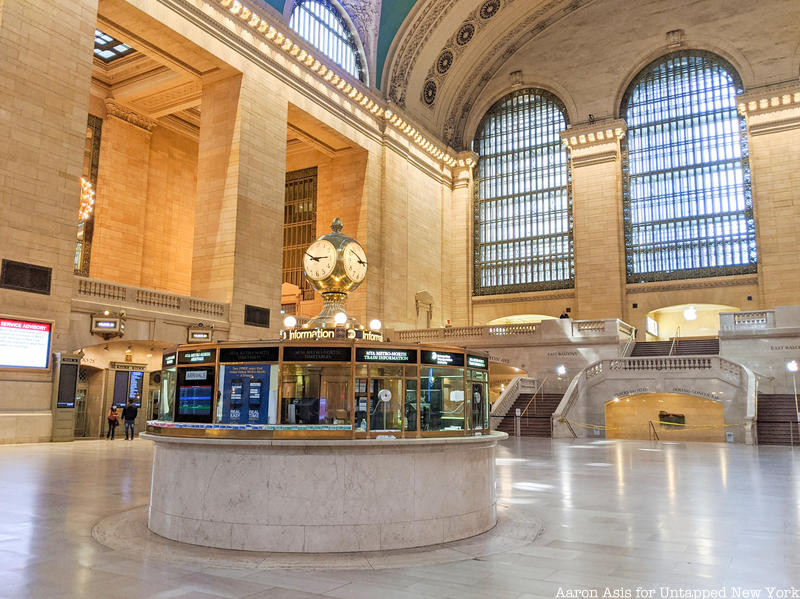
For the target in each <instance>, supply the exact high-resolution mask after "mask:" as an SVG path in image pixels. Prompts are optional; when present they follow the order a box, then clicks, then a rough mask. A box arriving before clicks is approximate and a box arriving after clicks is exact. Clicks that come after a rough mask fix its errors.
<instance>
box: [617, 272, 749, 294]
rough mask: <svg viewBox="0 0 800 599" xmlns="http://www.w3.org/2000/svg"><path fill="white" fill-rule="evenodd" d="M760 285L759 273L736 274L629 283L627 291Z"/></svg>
mask: <svg viewBox="0 0 800 599" xmlns="http://www.w3.org/2000/svg"><path fill="white" fill-rule="evenodd" d="M745 285H758V275H734V276H730V277H711V278H702V279H681V280H677V281H654V282H652V283H628V284H627V285H625V293H626V294H631V293H649V292H654V291H680V290H683V289H713V288H716V287H739V286H745Z"/></svg>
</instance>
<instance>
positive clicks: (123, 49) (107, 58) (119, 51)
mask: <svg viewBox="0 0 800 599" xmlns="http://www.w3.org/2000/svg"><path fill="white" fill-rule="evenodd" d="M134 52H135V50H134V49H133V48H131V47H130V46H128V45H127V44H123V43H122V42H121V41H119V40H117V39H114V38H113V37H111V36H110V35H108V34H106V33H103V32H102V31H100V30H99V29H95V30H94V55H95V56H97V57H98V58H100V59H101V60H102V61H103V62H111V61H112V60H116V59H117V58H122V57H123V56H127V55H128V54H133V53H134Z"/></svg>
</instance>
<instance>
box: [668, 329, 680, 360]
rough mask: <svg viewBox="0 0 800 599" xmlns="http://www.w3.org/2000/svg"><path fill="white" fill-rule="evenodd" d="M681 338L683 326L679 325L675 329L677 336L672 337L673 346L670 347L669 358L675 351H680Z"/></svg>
mask: <svg viewBox="0 0 800 599" xmlns="http://www.w3.org/2000/svg"><path fill="white" fill-rule="evenodd" d="M680 336H681V325H678V326H677V327H675V335H674V336H673V337H672V345H670V346H669V353H668V354H667V355H668V356H671V355H672V350H673V349H678V339H680Z"/></svg>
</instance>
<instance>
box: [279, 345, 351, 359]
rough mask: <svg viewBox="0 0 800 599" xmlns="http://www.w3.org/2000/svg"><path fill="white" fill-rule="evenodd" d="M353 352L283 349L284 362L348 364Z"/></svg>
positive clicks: (315, 348) (319, 348)
mask: <svg viewBox="0 0 800 599" xmlns="http://www.w3.org/2000/svg"><path fill="white" fill-rule="evenodd" d="M352 359H353V352H352V351H351V348H349V347H324V346H320V347H291V346H289V347H284V348H283V361H284V362H349V361H350V360H352Z"/></svg>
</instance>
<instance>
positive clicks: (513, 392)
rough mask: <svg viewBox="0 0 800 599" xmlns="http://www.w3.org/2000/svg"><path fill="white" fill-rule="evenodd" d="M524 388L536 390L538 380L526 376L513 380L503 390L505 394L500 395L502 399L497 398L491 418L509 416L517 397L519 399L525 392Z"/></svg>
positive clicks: (516, 377)
mask: <svg viewBox="0 0 800 599" xmlns="http://www.w3.org/2000/svg"><path fill="white" fill-rule="evenodd" d="M524 387H528V388H530V387H534V388H536V379H531V378H528V377H524V376H515V377H514V378H513V379H511V382H510V383H509V385H508V387H506V388H505V389H504V390H503V392H502V393H501V394H500V397H498V398H497V401H496V402H494V403H493V404H492V412H491V416H492V417H493V418H494V417H498V418H503V417H504V416H505V415H506V414H508V411H509V410H510V409H511V406H513V405H514V402H515V401H517V397H519V395H520V393H522V392H523V388H524Z"/></svg>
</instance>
